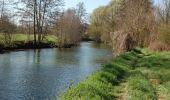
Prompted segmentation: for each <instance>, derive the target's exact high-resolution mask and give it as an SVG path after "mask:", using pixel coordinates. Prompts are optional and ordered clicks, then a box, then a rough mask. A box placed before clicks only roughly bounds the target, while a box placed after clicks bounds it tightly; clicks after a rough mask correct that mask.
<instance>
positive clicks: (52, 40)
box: [0, 34, 58, 45]
mask: <svg viewBox="0 0 170 100" xmlns="http://www.w3.org/2000/svg"><path fill="white" fill-rule="evenodd" d="M33 40H34V35H30V36H28V35H25V34H12V39H11V42H12V43H11V44H14V43H16V42H23V43H26V42H28V41H33ZM42 42H43V43H49V44H52V45H57V44H58V38H57V37H56V36H55V35H47V36H45V37H44V38H43V40H42ZM0 44H2V45H6V43H5V38H4V36H3V35H2V34H0Z"/></svg>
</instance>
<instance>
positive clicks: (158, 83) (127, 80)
mask: <svg viewBox="0 0 170 100" xmlns="http://www.w3.org/2000/svg"><path fill="white" fill-rule="evenodd" d="M151 80H155V83H154V82H151ZM122 83H124V84H127V87H126V88H125V87H124V86H122V85H121V84H122ZM122 90H123V91H122ZM125 90H127V93H126V92H125V93H126V95H128V97H127V98H128V99H129V100H157V99H159V98H160V97H161V98H166V99H165V100H170V52H153V51H150V50H149V49H139V48H137V49H135V50H132V51H130V52H126V53H125V54H123V55H121V56H119V57H117V58H115V59H114V60H112V61H110V63H109V64H106V65H105V66H103V68H102V69H101V70H99V71H97V72H96V73H94V74H93V75H91V76H89V77H88V78H87V79H86V80H84V81H83V82H81V83H79V84H78V85H76V86H73V87H71V88H70V89H68V91H66V92H65V93H63V94H62V95H61V96H60V97H59V98H60V99H61V100H115V99H117V98H123V96H124V95H125V93H124V91H125Z"/></svg>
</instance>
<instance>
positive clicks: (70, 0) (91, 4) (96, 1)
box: [65, 0, 110, 13]
mask: <svg viewBox="0 0 170 100" xmlns="http://www.w3.org/2000/svg"><path fill="white" fill-rule="evenodd" d="M79 2H84V4H85V7H86V11H87V13H92V12H93V10H94V9H95V8H97V7H99V6H103V5H107V4H108V3H109V2H110V0H65V8H66V9H67V8H72V7H75V6H76V5H77V4H78V3H79Z"/></svg>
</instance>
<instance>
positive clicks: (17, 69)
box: [0, 42, 112, 100]
mask: <svg viewBox="0 0 170 100" xmlns="http://www.w3.org/2000/svg"><path fill="white" fill-rule="evenodd" d="M111 54H112V53H111V50H110V49H108V48H105V47H101V46H97V45H96V44H93V43H88V42H84V43H81V45H80V46H79V47H75V48H71V49H41V50H27V51H19V52H11V53H7V54H1V55H0V100H46V99H47V98H49V97H52V96H54V95H58V94H59V93H60V92H61V91H63V90H65V89H67V88H68V86H69V85H70V82H74V83H75V84H76V83H77V82H79V81H81V80H83V79H84V78H86V77H87V76H88V75H89V74H91V73H93V72H94V71H96V70H98V69H99V68H100V65H101V64H102V63H103V62H102V61H103V60H102V58H105V57H106V56H107V57H108V56H111Z"/></svg>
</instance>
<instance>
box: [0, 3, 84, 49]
mask: <svg viewBox="0 0 170 100" xmlns="http://www.w3.org/2000/svg"><path fill="white" fill-rule="evenodd" d="M63 6H64V1H63V0H1V1H0V15H1V16H0V21H1V22H0V34H1V35H3V37H4V39H3V40H4V41H6V43H8V44H10V42H11V41H12V35H13V34H15V33H22V34H27V35H28V37H30V35H33V38H34V41H33V43H34V44H35V45H38V44H40V43H41V42H42V40H43V39H45V38H46V36H47V35H49V34H53V35H56V36H57V37H58V41H59V45H60V46H61V47H62V46H65V45H71V44H72V45H77V44H79V42H80V40H81V35H82V33H84V31H85V30H84V27H85V24H86V17H85V16H86V10H85V6H84V3H82V2H80V3H78V4H77V6H76V7H75V8H69V9H67V10H64V9H63Z"/></svg>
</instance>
